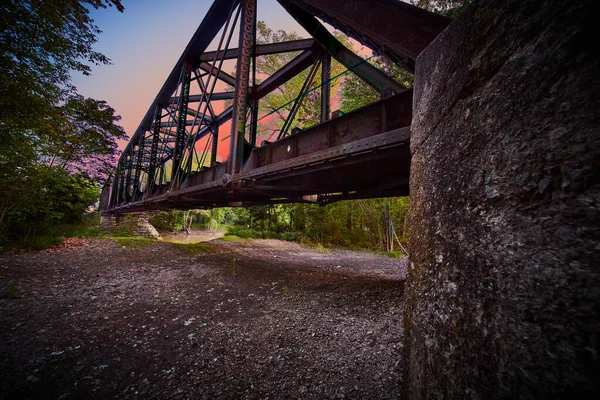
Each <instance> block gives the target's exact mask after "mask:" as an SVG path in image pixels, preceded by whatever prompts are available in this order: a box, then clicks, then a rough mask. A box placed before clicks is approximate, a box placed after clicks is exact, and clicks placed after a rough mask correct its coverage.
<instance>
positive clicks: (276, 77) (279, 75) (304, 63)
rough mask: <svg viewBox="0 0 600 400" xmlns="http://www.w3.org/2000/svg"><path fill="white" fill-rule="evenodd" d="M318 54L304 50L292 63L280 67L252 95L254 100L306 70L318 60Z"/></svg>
mask: <svg viewBox="0 0 600 400" xmlns="http://www.w3.org/2000/svg"><path fill="white" fill-rule="evenodd" d="M318 56H319V55H318V53H316V52H315V51H314V50H305V51H303V52H302V53H300V54H299V55H298V56H296V57H295V58H294V59H293V60H292V61H290V62H289V63H287V64H286V65H284V66H283V67H281V69H279V71H277V72H275V73H274V74H273V75H271V76H270V77H269V78H267V79H266V80H265V81H264V82H262V83H261V84H260V85H258V87H257V88H256V89H255V90H254V92H253V93H252V96H253V97H254V98H255V99H260V98H263V97H264V96H266V95H267V94H269V93H271V92H272V91H273V90H275V89H277V87H279V86H281V85H283V84H284V83H286V82H287V81H289V80H290V79H292V78H293V77H294V76H296V75H298V74H299V73H300V72H302V71H304V70H305V69H306V68H308V67H310V66H311V65H312V64H313V63H314V62H315V61H316V59H317V58H318Z"/></svg>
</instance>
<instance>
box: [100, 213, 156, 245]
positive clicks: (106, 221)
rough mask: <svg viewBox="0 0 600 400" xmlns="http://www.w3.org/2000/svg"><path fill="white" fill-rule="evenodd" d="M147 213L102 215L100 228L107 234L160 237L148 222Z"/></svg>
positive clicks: (148, 216)
mask: <svg viewBox="0 0 600 400" xmlns="http://www.w3.org/2000/svg"><path fill="white" fill-rule="evenodd" d="M149 218H150V214H149V213H136V214H128V215H102V216H101V217H100V230H101V231H102V232H105V233H107V234H111V235H116V236H124V235H127V236H128V235H132V236H135V237H142V238H150V239H159V240H160V239H161V237H160V234H159V233H158V231H157V230H156V228H155V227H154V226H152V224H150V222H149Z"/></svg>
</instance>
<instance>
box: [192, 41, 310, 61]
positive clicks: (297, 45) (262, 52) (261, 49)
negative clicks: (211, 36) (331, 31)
mask: <svg viewBox="0 0 600 400" xmlns="http://www.w3.org/2000/svg"><path fill="white" fill-rule="evenodd" d="M314 43H315V41H314V39H301V40H292V41H289V42H280V43H269V44H258V45H256V55H257V56H266V55H269V54H277V53H289V52H292V51H301V50H306V49H309V48H311V47H312V46H313V44H314ZM238 52H239V49H229V50H227V51H225V52H224V51H220V52H219V53H218V54H217V52H216V51H209V52H206V53H204V54H202V56H200V60H201V61H213V60H214V59H215V55H216V59H217V60H219V59H220V58H221V57H223V55H224V57H223V59H225V60H231V59H233V58H237V55H238Z"/></svg>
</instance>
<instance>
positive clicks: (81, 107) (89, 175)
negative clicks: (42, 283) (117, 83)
mask: <svg viewBox="0 0 600 400" xmlns="http://www.w3.org/2000/svg"><path fill="white" fill-rule="evenodd" d="M112 5H114V6H116V7H117V9H119V10H120V11H122V10H123V7H122V5H121V3H120V1H119V0H65V1H57V0H49V1H41V0H23V1H15V0H12V1H11V0H9V1H5V2H3V3H2V5H1V6H0V26H2V29H1V30H0V246H5V245H7V244H10V245H18V246H24V245H27V243H29V245H30V246H32V247H34V248H42V247H47V246H49V245H52V244H56V242H58V241H59V240H60V236H58V235H57V233H56V232H55V231H56V227H57V226H66V225H73V224H77V223H79V222H81V218H82V215H83V214H84V212H85V211H86V210H87V209H88V208H89V206H90V205H92V204H94V203H95V202H96V201H97V198H98V194H99V190H98V185H100V184H101V180H102V179H104V178H106V175H107V173H108V172H109V170H110V164H111V163H112V161H113V157H114V154H115V152H116V140H118V139H123V138H125V137H126V136H125V133H124V132H123V129H122V128H121V127H120V126H118V125H116V122H118V121H119V118H120V117H118V116H115V115H114V110H113V109H112V108H110V107H109V106H108V105H107V104H106V103H105V102H103V101H97V100H93V99H87V98H84V97H82V96H80V95H78V94H77V93H76V91H75V88H74V87H72V86H71V84H70V82H71V75H70V74H71V72H72V71H76V72H82V73H84V74H89V73H90V71H91V67H90V65H88V63H89V64H96V65H98V64H108V63H109V60H108V59H107V58H106V57H105V56H104V55H102V54H100V53H98V52H96V51H94V50H93V49H92V46H93V44H94V43H95V42H96V40H97V35H98V34H99V33H100V30H99V29H98V27H97V26H96V25H95V24H94V22H93V20H92V19H91V18H90V17H89V11H90V7H93V8H103V7H107V6H112Z"/></svg>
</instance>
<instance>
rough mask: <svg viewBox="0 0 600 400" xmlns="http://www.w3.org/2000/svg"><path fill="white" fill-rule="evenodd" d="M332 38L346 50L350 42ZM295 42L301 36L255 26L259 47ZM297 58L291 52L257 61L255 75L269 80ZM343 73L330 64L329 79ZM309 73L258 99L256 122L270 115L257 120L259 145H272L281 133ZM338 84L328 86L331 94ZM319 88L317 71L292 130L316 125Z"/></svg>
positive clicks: (339, 68)
mask: <svg viewBox="0 0 600 400" xmlns="http://www.w3.org/2000/svg"><path fill="white" fill-rule="evenodd" d="M334 36H336V38H337V39H338V40H339V41H340V42H342V43H343V44H344V45H345V46H347V47H351V44H350V41H349V39H348V38H347V37H346V36H345V35H343V34H341V33H339V32H335V33H334ZM298 39H300V36H298V35H297V34H296V33H295V32H292V33H288V32H285V31H283V30H278V31H274V30H272V29H270V28H269V27H267V26H266V24H265V23H264V22H263V21H259V22H258V24H257V39H256V42H257V43H258V44H267V43H279V42H285V41H290V40H298ZM298 54H299V52H290V53H280V54H271V55H266V56H262V57H259V58H258V60H257V63H256V71H257V74H258V75H267V76H270V75H272V74H274V73H275V72H277V71H278V70H279V69H280V68H282V67H283V66H284V65H286V64H287V63H289V62H290V61H291V60H292V59H294V58H295V57H296V56H297V55H298ZM345 69H346V68H345V67H344V66H342V65H341V64H340V63H339V62H337V61H335V60H332V63H331V76H332V77H333V76H336V75H338V74H340V73H341V72H343V71H345ZM309 70H310V68H308V69H306V70H305V71H303V72H302V73H300V74H298V75H297V76H295V77H293V78H292V79H290V80H289V81H287V82H286V83H284V84H283V85H281V86H280V87H279V89H278V90H276V91H273V92H271V93H269V94H268V95H267V96H265V97H264V98H263V99H261V101H260V102H259V119H260V118H262V117H264V116H266V115H267V114H269V116H268V117H266V118H262V119H260V120H259V126H258V143H260V141H261V140H269V141H272V140H274V139H276V138H277V134H278V133H279V131H280V130H281V128H282V126H283V123H284V121H285V119H286V118H287V117H288V115H289V112H290V110H291V108H292V106H293V104H294V101H295V99H296V98H297V97H298V96H299V95H300V90H301V89H302V86H303V84H304V82H305V80H306V78H307V77H308V74H309ZM341 82H342V81H341V80H339V79H338V80H335V81H332V82H331V83H330V85H331V91H332V93H335V92H336V91H337V90H338V88H339V87H340V84H341ZM320 86H321V73H320V68H319V71H318V72H317V74H316V76H315V78H314V80H313V82H312V84H311V85H310V89H311V90H312V91H311V92H310V93H309V94H308V95H307V96H306V98H304V100H303V102H302V103H301V105H300V108H299V110H298V113H297V114H296V117H295V118H294V124H293V126H295V127H299V128H302V129H305V128H308V127H311V126H313V125H316V124H317V123H318V122H319V121H320V116H321V115H320V112H321V111H320V110H321V108H320V107H321V106H320V104H321V92H320V89H317V88H318V87H320ZM315 89H316V90H315ZM271 115H272V117H271Z"/></svg>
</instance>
